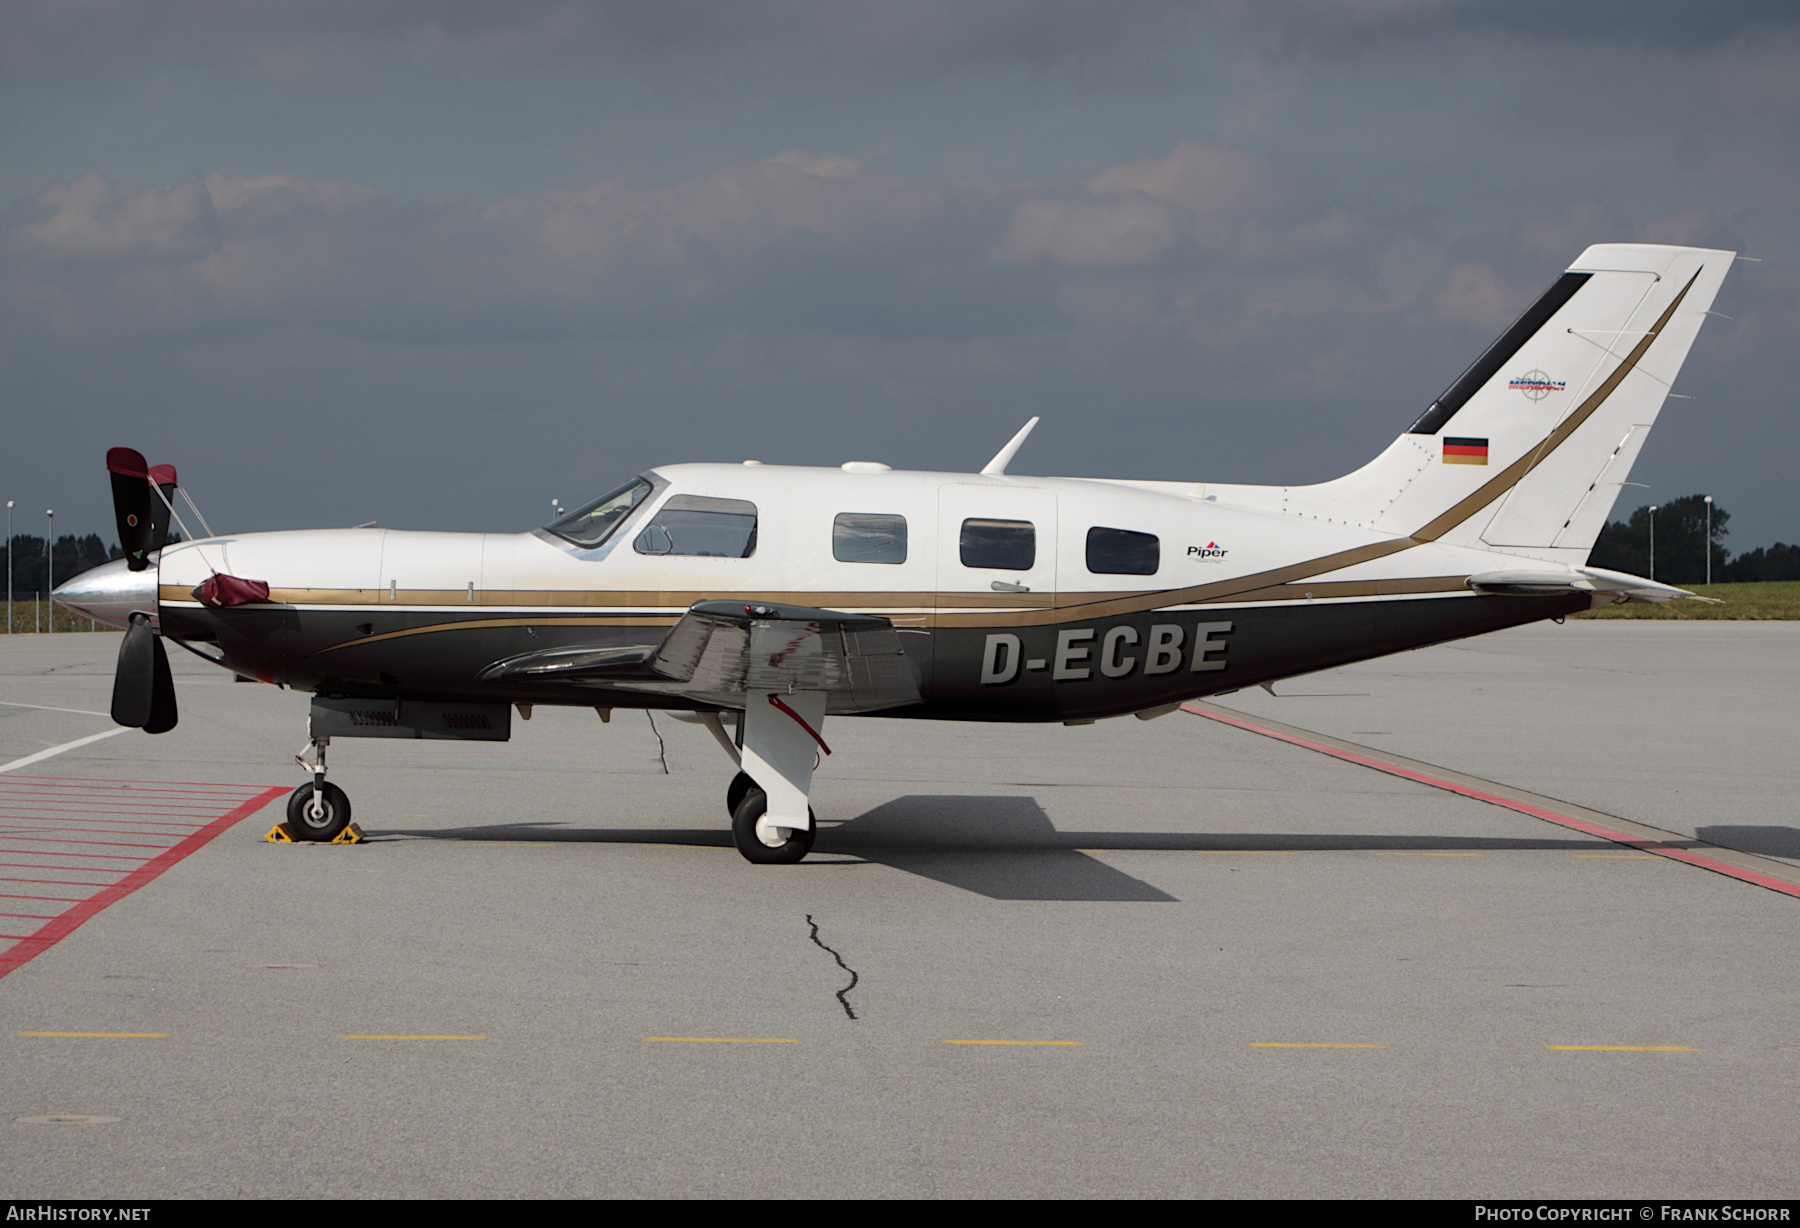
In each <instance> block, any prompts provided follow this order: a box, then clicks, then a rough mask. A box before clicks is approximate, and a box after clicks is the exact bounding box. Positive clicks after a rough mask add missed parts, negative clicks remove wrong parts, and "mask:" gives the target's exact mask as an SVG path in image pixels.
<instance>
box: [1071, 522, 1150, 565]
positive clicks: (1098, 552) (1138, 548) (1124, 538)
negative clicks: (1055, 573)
mask: <svg viewBox="0 0 1800 1228" xmlns="http://www.w3.org/2000/svg"><path fill="white" fill-rule="evenodd" d="M1161 560H1162V543H1161V542H1159V541H1157V540H1156V535H1155V534H1153V533H1133V532H1132V531H1131V530H1130V529H1103V528H1100V527H1099V526H1095V527H1094V528H1091V529H1089V530H1088V535H1087V569H1088V570H1089V571H1091V572H1093V573H1094V574H1095V575H1097V576H1153V575H1155V574H1156V568H1157V565H1158V564H1159V563H1160V562H1161Z"/></svg>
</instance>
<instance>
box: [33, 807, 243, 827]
mask: <svg viewBox="0 0 1800 1228" xmlns="http://www.w3.org/2000/svg"><path fill="white" fill-rule="evenodd" d="M0 819H20V821H23V823H43V821H50V823H54V821H56V819H85V821H88V823H140V825H142V823H153V825H157V826H205V825H207V823H209V821H211V819H212V816H211V814H207V812H205V810H182V812H180V814H167V812H162V814H158V812H155V810H144V812H139V810H101V808H99V807H67V808H50V807H32V808H31V810H0Z"/></svg>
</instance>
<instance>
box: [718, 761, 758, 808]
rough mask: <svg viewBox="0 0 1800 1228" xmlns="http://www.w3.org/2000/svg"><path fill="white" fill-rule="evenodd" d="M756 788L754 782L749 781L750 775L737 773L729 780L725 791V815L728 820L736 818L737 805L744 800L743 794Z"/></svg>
mask: <svg viewBox="0 0 1800 1228" xmlns="http://www.w3.org/2000/svg"><path fill="white" fill-rule="evenodd" d="M754 788H756V782H755V781H754V780H751V779H750V773H748V772H739V773H738V774H737V775H736V776H733V777H732V778H731V784H730V785H728V786H726V789H725V813H726V815H727V816H728V817H730V818H734V819H735V818H737V808H738V803H739V802H741V801H743V800H744V794H746V793H748V792H750V790H752V789H754Z"/></svg>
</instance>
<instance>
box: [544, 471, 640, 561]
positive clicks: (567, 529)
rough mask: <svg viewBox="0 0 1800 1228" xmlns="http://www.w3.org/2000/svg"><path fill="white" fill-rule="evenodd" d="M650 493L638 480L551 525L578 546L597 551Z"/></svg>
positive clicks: (551, 529)
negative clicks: (595, 548)
mask: <svg viewBox="0 0 1800 1228" xmlns="http://www.w3.org/2000/svg"><path fill="white" fill-rule="evenodd" d="M649 493H650V483H648V482H646V481H644V479H643V478H638V479H637V480H636V481H634V482H632V483H630V484H629V485H626V486H621V487H619V489H617V490H615V491H613V492H611V493H610V494H604V495H601V496H600V497H599V498H598V499H595V500H594V501H593V502H592V503H590V504H588V505H587V506H586V507H578V508H576V509H575V510H574V511H572V512H570V513H569V514H568V515H567V516H564V517H563V518H562V519H561V520H558V521H555V522H554V523H552V524H551V525H550V526H549V529H550V531H551V532H552V533H554V534H556V535H557V536H558V537H560V538H562V539H563V540H565V541H571V542H574V543H575V544H576V545H577V546H586V547H588V549H590V550H591V549H593V548H594V547H595V546H598V545H600V544H601V543H602V542H604V541H605V540H606V539H607V538H609V537H611V536H612V533H613V530H614V529H616V528H618V527H619V524H620V522H621V521H623V520H624V519H625V517H627V516H629V515H630V514H631V509H632V508H634V507H636V506H637V505H638V504H640V503H642V502H643V501H644V496H645V495H648V494H649Z"/></svg>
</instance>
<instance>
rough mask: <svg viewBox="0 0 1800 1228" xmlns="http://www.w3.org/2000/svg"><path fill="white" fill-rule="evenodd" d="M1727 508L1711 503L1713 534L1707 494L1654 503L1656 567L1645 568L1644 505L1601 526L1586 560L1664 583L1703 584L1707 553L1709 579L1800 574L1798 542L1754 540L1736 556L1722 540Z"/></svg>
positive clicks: (1733, 580)
mask: <svg viewBox="0 0 1800 1228" xmlns="http://www.w3.org/2000/svg"><path fill="white" fill-rule="evenodd" d="M1730 520H1731V513H1730V512H1728V511H1726V510H1725V509H1724V508H1722V507H1720V506H1719V505H1718V504H1717V503H1714V504H1713V508H1712V537H1711V539H1710V540H1708V538H1707V533H1706V499H1705V496H1703V495H1688V496H1686V497H1684V498H1680V499H1671V500H1669V501H1668V502H1667V503H1664V504H1661V505H1659V506H1658V507H1657V509H1656V517H1655V524H1656V570H1655V573H1654V574H1652V573H1651V568H1650V528H1651V515H1650V508H1649V506H1648V505H1646V506H1644V507H1640V508H1638V510H1637V511H1635V512H1633V513H1631V517H1630V518H1629V519H1627V520H1615V521H1612V522H1611V523H1610V524H1608V525H1607V526H1606V527H1605V528H1604V529H1602V530H1600V537H1599V540H1598V541H1596V542H1595V543H1594V549H1593V552H1592V553H1591V554H1589V555H1588V563H1589V564H1591V565H1592V566H1594V567H1605V568H1608V569H1609V570H1612V571H1623V572H1627V573H1629V574H1631V575H1634V576H1645V577H1648V578H1649V579H1652V580H1661V581H1662V582H1663V583H1664V584H1703V583H1705V581H1706V556H1707V553H1708V551H1709V550H1710V552H1711V553H1712V578H1713V583H1714V584H1748V583H1755V582H1758V581H1763V580H1800V545H1793V546H1790V545H1786V544H1784V543H1782V542H1776V543H1775V544H1774V545H1773V546H1758V547H1757V548H1756V549H1754V550H1748V551H1745V552H1744V553H1743V554H1740V555H1738V556H1737V557H1736V558H1733V557H1732V556H1731V551H1729V550H1727V549H1726V548H1725V545H1724V538H1725V537H1726V536H1727V535H1728V533H1729V530H1727V529H1726V527H1725V526H1726V524H1727V523H1728V522H1729V521H1730Z"/></svg>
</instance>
